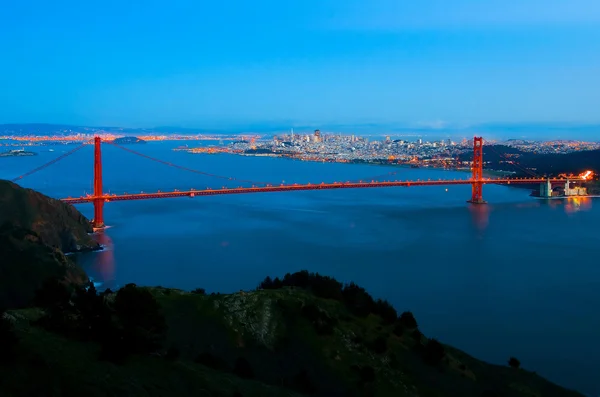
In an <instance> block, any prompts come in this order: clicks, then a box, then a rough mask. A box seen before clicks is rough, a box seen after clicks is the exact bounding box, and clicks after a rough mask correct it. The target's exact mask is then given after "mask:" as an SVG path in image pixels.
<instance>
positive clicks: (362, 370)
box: [350, 365, 375, 383]
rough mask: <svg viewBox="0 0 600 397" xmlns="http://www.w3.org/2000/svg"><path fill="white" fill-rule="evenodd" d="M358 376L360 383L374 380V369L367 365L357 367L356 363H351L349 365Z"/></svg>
mask: <svg viewBox="0 0 600 397" xmlns="http://www.w3.org/2000/svg"><path fill="white" fill-rule="evenodd" d="M350 369H352V371H354V372H355V373H356V374H357V375H358V376H359V377H360V381H361V383H370V382H374V381H375V370H374V369H373V367H371V366H369V365H365V366H362V367H359V366H358V365H352V366H351V367H350Z"/></svg>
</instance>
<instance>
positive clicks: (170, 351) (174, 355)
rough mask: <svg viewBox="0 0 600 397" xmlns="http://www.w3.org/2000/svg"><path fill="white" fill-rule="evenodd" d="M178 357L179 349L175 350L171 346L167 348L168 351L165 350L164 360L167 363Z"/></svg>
mask: <svg viewBox="0 0 600 397" xmlns="http://www.w3.org/2000/svg"><path fill="white" fill-rule="evenodd" d="M179 356H180V352H179V349H178V348H176V347H175V346H171V347H169V349H167V354H165V359H167V360H168V361H175V360H177V359H178V358H179Z"/></svg>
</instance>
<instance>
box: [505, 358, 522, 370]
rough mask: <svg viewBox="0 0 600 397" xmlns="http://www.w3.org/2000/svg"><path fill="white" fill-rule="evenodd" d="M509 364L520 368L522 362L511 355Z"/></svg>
mask: <svg viewBox="0 0 600 397" xmlns="http://www.w3.org/2000/svg"><path fill="white" fill-rule="evenodd" d="M508 365H509V366H510V367H512V368H519V367H520V366H521V362H520V361H519V360H517V359H516V358H514V357H511V358H510V359H509V360H508Z"/></svg>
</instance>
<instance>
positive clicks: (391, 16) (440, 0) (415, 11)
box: [327, 0, 600, 31]
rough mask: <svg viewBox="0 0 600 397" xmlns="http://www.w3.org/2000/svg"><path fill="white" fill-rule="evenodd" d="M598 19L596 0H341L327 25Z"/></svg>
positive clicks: (528, 23)
mask: <svg viewBox="0 0 600 397" xmlns="http://www.w3.org/2000/svg"><path fill="white" fill-rule="evenodd" d="M598 22H600V1H598V0H419V1H409V0H369V1H364V0H343V2H342V3H340V7H339V9H338V10H337V12H336V13H335V14H333V16H332V17H330V19H329V20H328V25H327V26H329V27H332V28H337V29H350V30H365V29H366V30H392V31H393V30H405V29H439V28H473V27H494V28H496V27H515V26H539V25H579V24H593V23H598Z"/></svg>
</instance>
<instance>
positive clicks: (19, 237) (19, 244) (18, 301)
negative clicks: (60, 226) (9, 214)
mask: <svg viewBox="0 0 600 397" xmlns="http://www.w3.org/2000/svg"><path fill="white" fill-rule="evenodd" d="M0 253H1V254H0V255H1V258H0V306H2V307H8V308H18V307H25V306H28V305H30V304H31V303H32V302H33V297H34V294H35V290H36V289H37V288H39V287H40V286H41V285H42V283H43V282H44V280H46V279H47V278H53V279H59V280H61V282H64V283H67V284H70V283H74V284H78V283H83V282H85V281H86V280H87V276H86V275H85V273H84V272H83V270H81V268H79V267H78V266H77V265H75V264H74V263H73V262H71V261H70V260H69V259H68V258H67V257H66V256H65V255H64V254H63V253H62V252H61V251H60V250H59V249H57V248H52V247H50V246H48V245H46V244H44V243H43V242H42V241H41V239H40V237H39V236H38V234H37V233H36V232H34V231H31V230H27V229H23V228H19V227H14V226H11V225H10V224H9V223H5V224H3V225H0Z"/></svg>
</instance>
